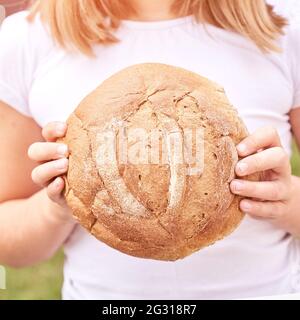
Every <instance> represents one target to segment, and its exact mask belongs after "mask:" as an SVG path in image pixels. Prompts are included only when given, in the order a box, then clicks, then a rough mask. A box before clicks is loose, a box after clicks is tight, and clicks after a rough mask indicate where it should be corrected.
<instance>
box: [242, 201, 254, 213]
mask: <svg viewBox="0 0 300 320" xmlns="http://www.w3.org/2000/svg"><path fill="white" fill-rule="evenodd" d="M251 208H252V205H251V204H250V203H249V202H247V201H243V202H241V209H242V210H243V211H249V210H251Z"/></svg>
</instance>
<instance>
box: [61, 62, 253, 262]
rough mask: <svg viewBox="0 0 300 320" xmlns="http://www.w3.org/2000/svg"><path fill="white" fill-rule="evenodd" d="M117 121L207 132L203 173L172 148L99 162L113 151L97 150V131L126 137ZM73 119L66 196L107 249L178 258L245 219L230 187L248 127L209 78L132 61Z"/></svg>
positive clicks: (130, 125) (77, 215) (167, 130)
mask: <svg viewBox="0 0 300 320" xmlns="http://www.w3.org/2000/svg"><path fill="white" fill-rule="evenodd" d="M118 123H126V128H131V129H132V128H143V129H145V130H146V131H147V132H150V131H151V130H153V129H158V130H161V131H162V132H164V133H166V134H167V135H168V136H171V135H172V134H176V133H178V134H180V133H182V132H183V130H184V129H186V128H189V129H196V128H202V129H203V132H204V136H203V139H204V141H203V146H204V155H203V156H204V167H203V168H202V171H199V172H198V174H194V175H188V174H187V165H186V164H185V163H179V164H178V163H176V161H175V160H176V159H175V158H172V152H169V153H168V154H169V156H170V157H169V162H168V163H164V164H163V163H159V164H131V163H125V164H124V163H120V162H118V154H117V152H116V157H115V158H114V159H113V160H112V161H110V162H109V163H107V162H106V163H104V164H103V157H104V158H105V157H106V156H107V157H108V155H105V153H99V151H98V150H99V145H101V144H102V145H103V144H105V141H104V140H101V138H100V140H99V132H104V131H105V130H107V129H108V128H110V129H112V130H114V132H116V134H120V132H119V127H118ZM67 124H68V131H67V134H66V137H65V139H64V142H65V143H66V144H68V146H69V149H70V157H69V170H68V173H67V175H66V177H65V179H66V189H65V197H66V200H67V203H68V205H69V206H70V208H71V209H72V211H73V214H74V217H75V218H76V219H77V220H78V221H79V223H80V224H81V225H82V226H84V227H85V228H86V229H87V230H88V231H89V232H90V233H91V234H93V235H94V236H95V237H96V238H97V239H99V240H100V241H102V242H104V243H106V244H107V245H109V246H111V247H113V248H115V249H117V250H119V251H121V252H123V253H126V254H129V255H132V256H136V257H141V258H150V259H156V260H166V261H174V260H177V259H182V258H184V257H186V256H189V255H190V254H192V253H193V252H196V251H198V250H199V249H201V248H204V247H206V246H209V245H211V244H213V243H214V242H216V241H217V240H220V239H222V238H224V237H225V236H226V235H228V234H230V233H231V232H232V231H233V230H234V229H235V228H236V227H237V226H238V225H239V223H240V222H241V220H242V218H243V213H242V212H241V211H240V210H239V201H240V198H239V197H237V196H234V195H233V194H232V193H231V192H230V188H229V183H230V182H231V181H232V179H234V178H235V173H234V167H235V165H236V163H237V161H238V155H237V152H236V148H235V146H236V145H237V144H238V143H239V142H240V141H241V140H242V139H244V138H245V137H246V136H247V135H248V132H247V129H246V127H245V125H244V124H243V122H242V120H241V119H240V118H239V116H238V114H237V111H236V110H235V108H234V107H233V106H232V105H231V104H230V102H229V101H228V99H227V97H226V95H225V92H224V89H223V88H221V87H220V86H219V85H217V84H215V83H213V82H212V81H210V80H208V79H206V78H203V77H201V76H199V75H198V74H195V73H193V72H190V71H187V70H184V69H181V68H178V67H174V66H169V65H165V64H157V63H147V64H139V65H134V66H131V67H129V68H126V69H124V70H122V71H120V72H118V73H117V74H115V75H113V76H112V77H110V78H109V79H107V80H105V81H104V82H103V83H102V84H101V85H100V86H99V87H98V88H96V89H95V90H94V91H93V92H92V93H90V94H89V95H88V96H87V97H86V98H85V99H84V100H83V101H82V102H81V103H80V105H79V106H78V107H77V109H76V110H75V111H74V112H73V114H72V115H71V116H70V117H69V119H68V121H67ZM193 148H194V146H193ZM101 161H102V162H101ZM248 178H249V177H248ZM250 179H255V177H250Z"/></svg>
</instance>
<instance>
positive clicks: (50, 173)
mask: <svg viewBox="0 0 300 320" xmlns="http://www.w3.org/2000/svg"><path fill="white" fill-rule="evenodd" d="M67 170H68V159H66V158H62V159H59V160H54V161H50V162H46V163H44V164H41V165H40V166H38V167H36V168H35V169H34V170H33V171H32V174H31V178H32V180H33V181H34V182H35V183H36V184H38V185H41V186H44V185H47V184H48V183H49V181H50V180H52V179H53V178H55V177H57V176H60V175H62V174H64V173H66V172H67Z"/></svg>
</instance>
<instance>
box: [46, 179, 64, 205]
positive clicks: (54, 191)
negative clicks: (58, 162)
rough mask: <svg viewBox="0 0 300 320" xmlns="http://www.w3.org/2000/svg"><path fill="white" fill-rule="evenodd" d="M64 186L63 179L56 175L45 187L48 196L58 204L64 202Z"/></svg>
mask: <svg viewBox="0 0 300 320" xmlns="http://www.w3.org/2000/svg"><path fill="white" fill-rule="evenodd" d="M64 187H65V182H64V179H63V178H61V177H57V178H56V179H55V180H54V181H52V182H51V183H50V184H49V185H48V187H47V194H48V197H49V198H50V199H51V200H52V201H54V202H56V203H58V204H61V205H62V204H65V199H64V196H63V194H62V192H63V190H64Z"/></svg>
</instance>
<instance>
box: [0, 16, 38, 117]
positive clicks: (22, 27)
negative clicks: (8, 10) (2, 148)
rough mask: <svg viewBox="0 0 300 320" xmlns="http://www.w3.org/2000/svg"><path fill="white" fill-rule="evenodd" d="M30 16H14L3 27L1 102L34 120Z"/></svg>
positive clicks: (0, 74)
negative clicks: (32, 115) (30, 96)
mask: <svg viewBox="0 0 300 320" xmlns="http://www.w3.org/2000/svg"><path fill="white" fill-rule="evenodd" d="M26 15H27V13H26V12H21V13H18V14H15V15H13V16H10V17H8V18H6V19H5V20H4V22H3V23H2V25H1V27H0V100H1V101H3V102H5V103H6V104H8V105H9V106H11V107H12V108H14V109H16V110H17V111H19V112H20V113H22V114H23V115H26V116H29V117H30V116H31V114H30V109H29V104H28V96H29V89H30V85H31V80H32V70H33V69H32V61H31V52H30V43H29V23H28V22H27V20H26Z"/></svg>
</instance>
